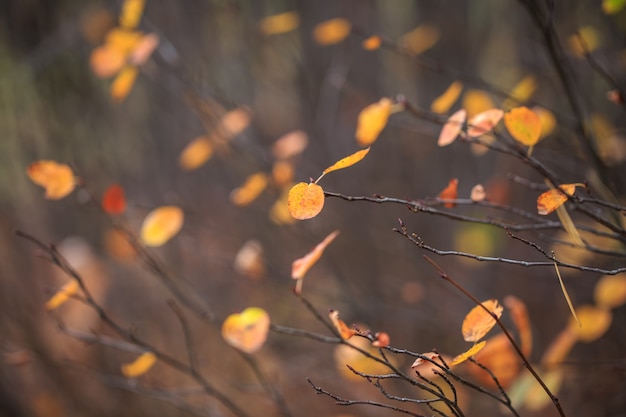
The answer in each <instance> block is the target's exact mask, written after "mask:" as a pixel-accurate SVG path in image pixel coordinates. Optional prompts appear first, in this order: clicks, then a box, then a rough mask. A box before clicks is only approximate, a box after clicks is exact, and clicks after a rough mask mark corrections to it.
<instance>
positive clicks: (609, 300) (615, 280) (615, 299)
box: [593, 273, 626, 308]
mask: <svg viewBox="0 0 626 417" xmlns="http://www.w3.org/2000/svg"><path fill="white" fill-rule="evenodd" d="M593 299H594V300H595V302H596V304H598V306H599V307H602V308H617V307H621V306H622V305H624V303H626V273H621V274H617V275H604V276H603V277H602V278H600V280H599V281H598V282H597V283H596V286H595V288H594V291H593Z"/></svg>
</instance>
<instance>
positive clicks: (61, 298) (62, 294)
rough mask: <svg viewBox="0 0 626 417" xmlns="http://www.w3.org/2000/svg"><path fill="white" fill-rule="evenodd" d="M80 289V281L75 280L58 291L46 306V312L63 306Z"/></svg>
mask: <svg viewBox="0 0 626 417" xmlns="http://www.w3.org/2000/svg"><path fill="white" fill-rule="evenodd" d="M79 288H80V287H79V285H78V281H76V280H75V279H73V280H71V281H70V282H68V283H67V284H65V285H64V286H62V287H61V289H60V290H59V291H57V292H56V293H55V294H54V295H53V296H52V297H50V299H49V300H48V301H47V302H46V305H45V308H46V310H48V311H50V310H54V309H55V308H58V307H59V306H61V305H62V304H64V303H65V302H66V301H67V300H69V299H70V298H71V297H72V296H73V295H74V294H76V293H77V292H78V289H79Z"/></svg>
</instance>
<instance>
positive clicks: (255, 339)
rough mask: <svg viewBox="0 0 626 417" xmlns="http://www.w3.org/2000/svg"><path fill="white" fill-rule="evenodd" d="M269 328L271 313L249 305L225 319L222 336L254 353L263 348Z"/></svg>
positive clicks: (235, 345) (230, 343) (241, 348)
mask: <svg viewBox="0 0 626 417" xmlns="http://www.w3.org/2000/svg"><path fill="white" fill-rule="evenodd" d="M269 328H270V316H269V314H267V312H266V311H265V310H263V309H262V308H259V307H248V308H246V309H245V310H243V311H242V312H241V313H235V314H231V315H230V316H228V317H227V318H226V320H224V323H223V324H222V337H223V338H224V340H226V343H228V344H229V345H231V346H233V347H234V348H236V349H239V350H241V351H243V352H245V353H254V352H256V351H258V350H259V349H261V347H262V346H263V344H264V343H265V341H266V340H267V333H268V331H269Z"/></svg>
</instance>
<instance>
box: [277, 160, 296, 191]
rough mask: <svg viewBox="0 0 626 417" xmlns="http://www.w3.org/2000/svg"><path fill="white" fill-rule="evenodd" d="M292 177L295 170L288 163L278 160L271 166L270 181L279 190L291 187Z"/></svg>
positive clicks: (291, 164) (290, 163)
mask: <svg viewBox="0 0 626 417" xmlns="http://www.w3.org/2000/svg"><path fill="white" fill-rule="evenodd" d="M294 175H295V169H294V166H293V163H292V162H290V161H281V160H278V161H276V162H274V165H272V181H273V182H274V185H276V186H277V187H279V188H282V187H286V186H289V185H291V184H292V183H293V178H294Z"/></svg>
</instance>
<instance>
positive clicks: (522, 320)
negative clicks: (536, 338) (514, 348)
mask: <svg viewBox="0 0 626 417" xmlns="http://www.w3.org/2000/svg"><path fill="white" fill-rule="evenodd" d="M504 305H505V306H506V308H507V309H508V310H509V314H510V315H511V319H512V320H513V324H514V325H515V327H516V328H517V333H518V334H519V339H520V345H521V346H520V349H521V350H522V353H523V354H524V356H529V355H530V353H531V352H532V349H533V333H532V330H531V328H530V319H529V318H528V310H527V309H526V304H524V302H523V301H522V300H520V299H519V298H517V297H514V296H512V295H508V296H506V297H505V298H504Z"/></svg>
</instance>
